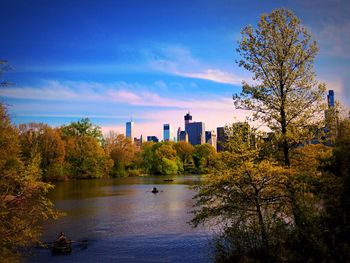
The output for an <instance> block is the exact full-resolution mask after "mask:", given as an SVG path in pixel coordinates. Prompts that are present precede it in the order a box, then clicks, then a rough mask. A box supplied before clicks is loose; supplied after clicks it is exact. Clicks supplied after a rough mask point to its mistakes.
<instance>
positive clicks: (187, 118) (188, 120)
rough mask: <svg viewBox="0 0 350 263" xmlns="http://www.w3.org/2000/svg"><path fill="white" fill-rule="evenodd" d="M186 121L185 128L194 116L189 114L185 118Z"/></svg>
mask: <svg viewBox="0 0 350 263" xmlns="http://www.w3.org/2000/svg"><path fill="white" fill-rule="evenodd" d="M184 119H185V127H186V125H187V124H189V123H190V122H192V116H191V115H190V113H189V112H188V113H187V114H186V115H185V116H184Z"/></svg>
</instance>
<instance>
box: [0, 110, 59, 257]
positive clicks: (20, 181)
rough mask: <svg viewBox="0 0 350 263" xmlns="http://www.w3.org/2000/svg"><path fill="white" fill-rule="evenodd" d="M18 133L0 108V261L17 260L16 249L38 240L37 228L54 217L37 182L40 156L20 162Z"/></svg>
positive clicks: (43, 187)
mask: <svg viewBox="0 0 350 263" xmlns="http://www.w3.org/2000/svg"><path fill="white" fill-rule="evenodd" d="M18 135H19V134H18V130H17V129H16V128H15V127H14V126H13V125H12V124H11V122H10V119H9V117H8V115H7V113H6V110H5V108H4V107H3V105H1V104H0V237H1V238H0V258H1V260H3V261H4V262H13V261H15V260H16V259H18V254H17V251H16V248H18V247H20V246H28V245H31V243H32V242H33V241H34V242H35V241H37V240H38V237H39V234H40V231H41V225H42V223H43V222H44V221H45V220H47V219H48V218H52V217H53V218H54V217H56V216H57V215H58V214H57V213H56V212H55V211H54V209H53V205H52V203H51V202H50V200H49V199H47V198H46V194H47V191H48V190H49V189H50V188H51V186H50V185H49V184H46V183H43V182H41V180H40V179H41V171H40V167H39V164H40V156H39V155H38V154H35V155H32V156H31V158H30V159H28V160H27V161H26V162H25V163H24V162H22V160H21V152H20V144H19V138H18Z"/></svg>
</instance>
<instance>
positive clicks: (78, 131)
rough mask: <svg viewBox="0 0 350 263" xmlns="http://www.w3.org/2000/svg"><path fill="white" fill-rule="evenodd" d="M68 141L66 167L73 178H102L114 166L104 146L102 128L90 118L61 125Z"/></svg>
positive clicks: (64, 136)
mask: <svg viewBox="0 0 350 263" xmlns="http://www.w3.org/2000/svg"><path fill="white" fill-rule="evenodd" d="M61 130H62V134H63V139H64V140H65V143H66V168H67V170H68V172H69V176H70V177H72V178H77V179H83V178H101V177H103V176H107V175H108V174H109V172H110V169H111V168H112V167H113V160H112V159H111V158H110V157H109V155H108V154H107V153H106V152H105V150H104V149H103V148H102V144H103V136H102V132H101V128H100V127H98V126H96V125H94V124H92V123H91V122H90V120H89V119H88V118H85V119H82V120H81V121H78V122H72V123H70V124H69V125H65V126H62V127H61Z"/></svg>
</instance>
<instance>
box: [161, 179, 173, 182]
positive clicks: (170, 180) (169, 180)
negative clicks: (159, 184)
mask: <svg viewBox="0 0 350 263" xmlns="http://www.w3.org/2000/svg"><path fill="white" fill-rule="evenodd" d="M163 181H164V182H172V181H174V179H164V180H163Z"/></svg>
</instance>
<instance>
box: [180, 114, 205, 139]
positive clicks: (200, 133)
mask: <svg viewBox="0 0 350 263" xmlns="http://www.w3.org/2000/svg"><path fill="white" fill-rule="evenodd" d="M184 119H185V131H186V133H187V134H188V141H189V143H191V144H192V145H198V144H204V143H205V125H204V122H192V116H191V115H190V113H189V112H188V113H187V114H186V115H185V116H184Z"/></svg>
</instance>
